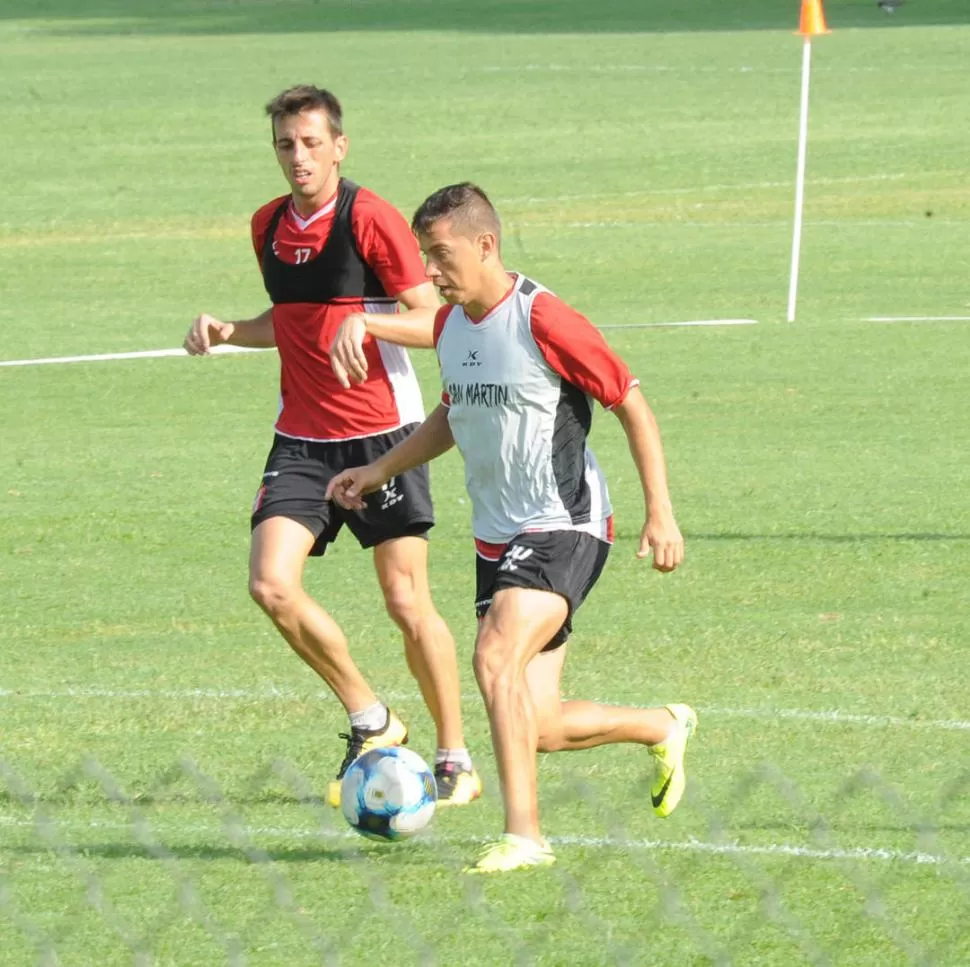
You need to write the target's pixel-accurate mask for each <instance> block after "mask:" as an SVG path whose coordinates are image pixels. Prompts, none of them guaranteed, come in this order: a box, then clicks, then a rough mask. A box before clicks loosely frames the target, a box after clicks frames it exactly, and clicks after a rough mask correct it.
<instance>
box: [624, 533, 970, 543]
mask: <svg viewBox="0 0 970 967" xmlns="http://www.w3.org/2000/svg"><path fill="white" fill-rule="evenodd" d="M627 536H630V537H634V536H635V537H639V534H637V535H634V534H633V533H632V532H631V533H630V534H629V535H627ZM684 536H685V539H687V540H695V541H808V542H812V541H817V542H819V543H823V544H866V543H868V542H870V541H900V542H902V543H905V542H909V541H914V542H933V541H941V542H945V541H970V534H934V533H932V532H919V531H917V532H913V533H906V532H904V533H899V534H818V533H815V532H813V531H807V532H805V533H784V534H743V533H740V532H737V531H724V532H722V533H719V534H685V535H684Z"/></svg>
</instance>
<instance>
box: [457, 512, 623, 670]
mask: <svg viewBox="0 0 970 967" xmlns="http://www.w3.org/2000/svg"><path fill="white" fill-rule="evenodd" d="M610 546H611V545H610V544H608V543H607V542H606V541H603V540H600V539H599V538H598V537H594V536H593V535H592V534H586V533H584V532H583V531H537V532H533V533H526V534H519V535H518V537H515V538H513V540H511V541H510V542H509V543H508V544H507V545H506V546H505V549H504V550H503V551H502V554H501V556H500V557H499V558H498V560H494V561H489V560H486V559H485V558H484V557H482V556H481V554H476V555H475V560H476V578H477V580H476V589H475V614H476V616H477V617H478V618H479V619H481V618H484V617H485V613H486V612H487V611H488V609H489V606H490V605H491V603H492V595H494V594H495V592H496V591H500V590H501V589H502V588H535V589H536V590H539V591H552V592H553V593H555V594H559V595H561V596H562V597H564V598H565V599H566V604H567V605H568V606H569V612H568V614H567V615H566V620H565V621H564V622H563V625H562V627H561V628H560V629H559V631H558V632H557V633H556V634H555V636H554V637H553V638H552V640H551V641H550V642H549V644H547V645H546V647H545V648H543V649H542V650H543V651H552V650H553V649H554V648H558V647H559V646H560V645H562V644H564V643H565V641H566V639H567V638H568V637H569V634H570V632H571V631H572V630H573V612H574V611H575V610H576V609H577V608H578V607H579V606H580V605H581V604H582V603H583V601H585V600H586V596H587V595H588V594H589V592H590V590H591V589H592V587H593V585H594V584H595V583H596V581H597V579H598V578H599V576H600V574H601V573H602V571H603V567H604V565H605V564H606V559H607V557H608V556H609V553H610Z"/></svg>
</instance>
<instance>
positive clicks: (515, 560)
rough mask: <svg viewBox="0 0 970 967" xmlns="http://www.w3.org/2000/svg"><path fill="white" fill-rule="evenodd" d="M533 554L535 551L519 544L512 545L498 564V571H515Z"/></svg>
mask: <svg viewBox="0 0 970 967" xmlns="http://www.w3.org/2000/svg"><path fill="white" fill-rule="evenodd" d="M533 554H535V550H534V549H533V548H531V547H523V546H522V545H521V544H513V545H512V546H511V547H510V548H509V549H508V550H507V551H506V552H505V557H504V558H503V560H502V563H501V564H499V566H498V569H499V570H500V571H517V570H518V569H519V565H520V564H521V563H522V562H523V561H525V560H528V559H529V558H530V557H532V555H533Z"/></svg>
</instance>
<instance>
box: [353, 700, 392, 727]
mask: <svg viewBox="0 0 970 967" xmlns="http://www.w3.org/2000/svg"><path fill="white" fill-rule="evenodd" d="M387 720H388V714H387V706H386V705H385V704H384V703H383V702H375V703H374V704H373V705H371V706H369V707H368V708H365V709H361V711H359V712H351V713H350V725H351V728H354V729H366V730H367V731H368V732H379V731H380V730H381V729H383V728H384V727H385V726H386V725H387Z"/></svg>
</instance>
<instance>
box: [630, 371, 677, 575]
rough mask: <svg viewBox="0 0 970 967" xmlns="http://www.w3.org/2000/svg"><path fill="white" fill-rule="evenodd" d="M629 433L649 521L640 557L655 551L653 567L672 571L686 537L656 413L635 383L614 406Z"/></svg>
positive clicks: (641, 536)
mask: <svg viewBox="0 0 970 967" xmlns="http://www.w3.org/2000/svg"><path fill="white" fill-rule="evenodd" d="M614 412H615V413H616V415H617V417H618V418H619V421H620V423H621V424H622V426H623V431H624V432H625V433H626V438H627V442H628V443H629V445H630V454H631V455H632V457H633V462H634V464H635V465H636V468H637V473H638V474H639V475H640V484H641V486H642V487H643V502H644V510H645V518H646V522H645V523H644V525H643V530H642V532H641V535H640V550H639V551H638V552H637V557H646V556H647V555H648V554H649V553H650V551H651V549H652V550H653V566H654V567H655V568H656V569H657V570H658V571H672V570H673V569H674V568H675V567H677V565H678V564H680V563H681V561H683V559H684V539H683V537H682V536H681V534H680V529H679V528H678V527H677V522H676V521H675V520H674V511H673V507H672V505H671V502H670V491H669V490H668V489H667V464H666V460H665V459H664V451H663V444H662V443H661V440H660V429H659V427H658V426H657V421H656V419H655V418H654V415H653V412H652V411H651V409H650V407H649V406H648V404H647V401H646V400H645V399H644V398H643V394H642V393H641V392H640V390H639V388H638V387H636V386H634V387H632V388H631V389H630V391H629V392H628V393H627V394H626V396H625V397H624V398H623V401H622V402H621V403H619V404H617V406H616V407H615V408H614Z"/></svg>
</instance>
